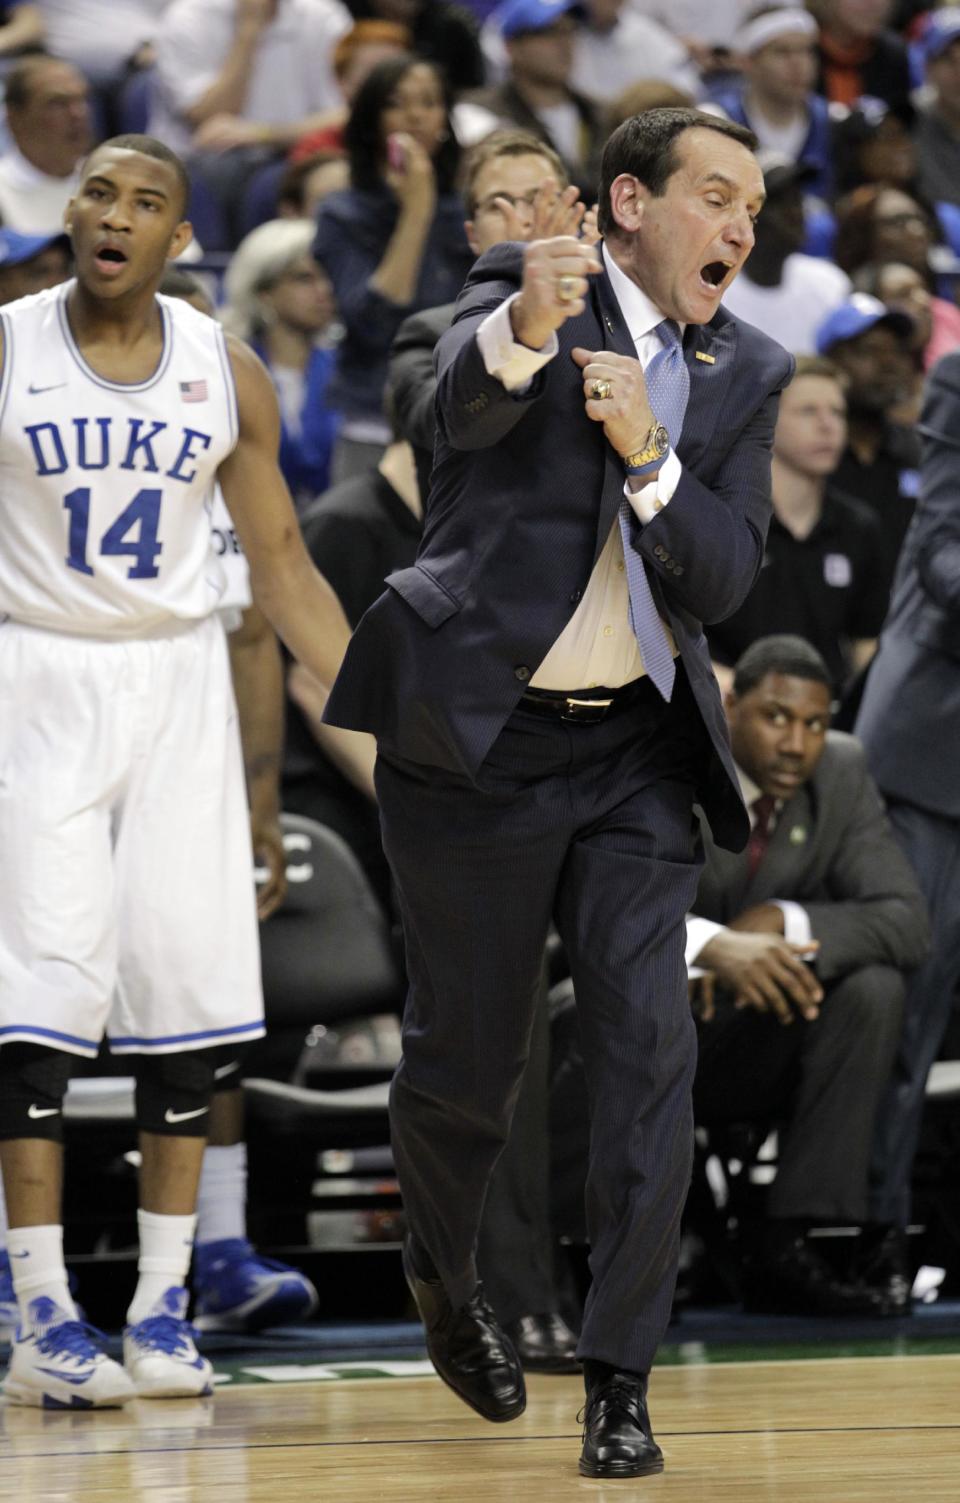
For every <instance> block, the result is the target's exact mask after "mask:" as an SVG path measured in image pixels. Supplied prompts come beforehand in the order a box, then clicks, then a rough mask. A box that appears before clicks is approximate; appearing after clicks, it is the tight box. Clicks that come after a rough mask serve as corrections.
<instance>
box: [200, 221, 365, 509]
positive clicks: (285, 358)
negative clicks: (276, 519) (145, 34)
mask: <svg viewBox="0 0 960 1503" xmlns="http://www.w3.org/2000/svg"><path fill="white" fill-rule="evenodd" d="M313 236H314V225H313V222H312V221H311V220H309V219H271V220H269V221H268V222H267V223H266V224H261V225H258V226H257V228H256V229H255V230H252V231H251V232H250V234H249V235H247V236H246V238H245V239H244V240H242V241H241V242H240V245H239V246H238V247H237V249H236V251H235V252H234V254H233V257H232V259H231V261H230V265H229V268H228V270H227V275H226V279H225V283H224V290H225V294H226V303H227V305H226V308H225V310H224V313H223V322H224V323H225V324H226V326H227V327H228V328H229V329H230V330H231V332H233V333H234V334H237V335H239V336H240V338H241V339H245V340H246V341H247V343H248V344H250V345H252V346H253V348H254V349H255V350H256V352H257V354H258V355H259V356H260V358H261V360H262V361H263V362H264V364H265V365H266V367H267V369H268V370H269V372H270V374H271V376H272V377H273V384H274V386H275V387H276V390H277V398H278V400H279V403H280V415H281V419H282V429H281V439H280V468H281V470H282V471H283V474H284V478H285V479H286V482H287V485H288V486H289V487H290V493H291V495H292V496H293V498H294V501H295V502H296V504H297V506H298V507H301V508H302V507H304V506H306V505H308V504H309V503H310V502H311V501H312V500H313V498H314V497H315V496H317V495H319V494H320V493H321V491H324V490H326V489H327V486H328V484H329V481H330V458H331V453H332V450H333V444H334V439H335V436H336V429H337V420H336V417H335V414H334V413H333V411H332V409H331V408H330V406H329V404H328V401H327V386H328V383H329V381H330V376H331V371H332V369H333V363H334V358H335V357H334V352H333V350H332V349H331V348H330V347H329V344H328V343H324V336H328V337H329V335H330V333H331V330H332V327H333V322H334V311H335V305H334V300H333V290H332V288H331V285H330V281H329V278H328V277H327V276H326V275H325V273H324V272H323V271H322V269H321V268H320V267H319V266H318V265H317V263H316V262H315V261H314V259H313V257H312V255H311V254H310V246H311V243H312V241H313Z"/></svg>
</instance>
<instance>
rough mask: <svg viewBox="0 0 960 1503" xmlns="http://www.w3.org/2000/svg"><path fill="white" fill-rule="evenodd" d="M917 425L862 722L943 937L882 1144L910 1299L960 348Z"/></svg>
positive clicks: (911, 1012)
mask: <svg viewBox="0 0 960 1503" xmlns="http://www.w3.org/2000/svg"><path fill="white" fill-rule="evenodd" d="M919 430H920V436H921V438H922V441H923V458H922V462H921V467H920V499H919V503H918V505H917V510H916V513H915V515H914V518H913V521H912V522H911V524H910V530H909V532H908V533H907V536H906V540H905V542H904V545H903V551H902V553H901V555H900V563H899V566H898V569H897V576H896V580H895V582H894V588H893V597H892V600H891V604H890V614H889V616H888V618H887V623H886V625H885V627H884V629H883V633H882V635H881V638H880V650H879V652H878V653H877V656H876V658H875V659H874V662H873V665H872V666H871V669H870V675H869V677H868V679H867V685H866V689H865V690H864V695H863V701H862V704H861V707H860V714H859V717H858V719H857V726H856V729H857V735H858V736H859V737H860V739H861V740H862V741H863V744H864V746H865V747H866V751H867V761H868V763H869V765H870V770H871V772H872V773H873V776H874V777H875V778H876V780H877V782H878V783H879V785H880V789H881V791H882V793H883V794H884V797H885V798H886V801H887V811H888V813H889V816H890V823H891V824H892V825H893V830H894V834H895V835H896V836H897V839H898V840H899V841H900V844H901V846H902V848H903V850H904V851H905V852H906V854H907V856H908V857H909V859H910V862H911V864H912V865H913V868H914V870H915V872H916V874H917V877H918V879H919V882H920V888H921V890H922V892H923V895H924V897H925V899H926V901H927V904H928V906H929V909H930V918H931V926H932V933H933V942H932V945H931V949H930V954H929V955H928V957H927V959H926V961H925V963H924V964H923V965H922V966H921V967H920V968H919V970H917V971H916V972H915V973H914V975H913V978H912V980H911V984H910V987H909V989H908V991H907V996H906V1002H905V1005H904V1016H903V1030H902V1033H901V1036H900V1042H899V1047H898V1052H897V1059H896V1063H895V1067H894V1077H893V1080H892V1081H891V1083H890V1086H889V1088H888V1091H887V1095H886V1098H885V1099H884V1101H883V1102H882V1103H881V1106H880V1111H879V1112H878V1115H877V1133H876V1141H875V1144H874V1157H873V1171H872V1179H873V1185H872V1203H871V1213H872V1220H873V1222H874V1225H875V1229H876V1246H875V1249H874V1259H873V1268H872V1272H873V1275H874V1277H875V1278H877V1279H878V1280H880V1281H882V1282H883V1283H885V1285H886V1287H887V1290H888V1294H889V1297H890V1298H892V1299H894V1300H896V1301H898V1302H899V1303H900V1305H901V1306H903V1307H904V1308H906V1307H907V1306H908V1304H909V1298H910V1278H909V1270H908V1268H907V1257H906V1228H907V1225H908V1223H909V1221H910V1210H911V1207H910V1179H911V1173H912V1170H913V1160H914V1156H915V1154H916V1151H917V1145H918V1142H919V1139H920V1127H921V1122H922V1118H923V1106H924V1099H925V1090H926V1083H927V1075H928V1073H929V1070H930V1066H931V1065H932V1064H933V1062H934V1060H935V1059H936V1058H937V1053H938V1051H939V1049H940V1045H941V1044H942V1042H943V1038H944V1034H945V1033H946V1030H947V1026H948V1024H949V1022H950V1014H951V1010H952V1009H953V1007H954V1005H955V998H956V993H957V986H958V984H960V354H958V353H953V354H950V355H945V356H944V358H943V359H942V360H941V361H940V362H939V363H938V364H937V366H936V367H935V368H934V370H933V372H932V374H931V376H930V380H929V382H928V385H927V389H926V392H925V395H924V402H923V411H922V412H921V414H920V424H919Z"/></svg>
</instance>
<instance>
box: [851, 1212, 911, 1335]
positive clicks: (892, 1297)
mask: <svg viewBox="0 0 960 1503" xmlns="http://www.w3.org/2000/svg"><path fill="white" fill-rule="evenodd" d="M862 1240H863V1248H862V1251H861V1252H860V1254H859V1256H858V1258H857V1261H856V1263H855V1265H854V1267H855V1272H856V1276H857V1278H858V1279H859V1280H860V1282H861V1283H863V1284H865V1285H866V1286H867V1288H868V1289H873V1290H875V1291H876V1292H877V1293H878V1294H879V1295H880V1297H881V1299H882V1300H883V1301H884V1304H885V1305H886V1307H887V1312H888V1314H890V1315H909V1314H910V1311H911V1309H912V1307H913V1301H912V1299H911V1292H912V1290H913V1279H912V1278H911V1275H910V1263H909V1259H908V1257H907V1235H906V1232H904V1231H902V1230H901V1228H900V1227H898V1226H883V1227H872V1228H870V1229H869V1230H865V1231H864V1233H863V1239H862Z"/></svg>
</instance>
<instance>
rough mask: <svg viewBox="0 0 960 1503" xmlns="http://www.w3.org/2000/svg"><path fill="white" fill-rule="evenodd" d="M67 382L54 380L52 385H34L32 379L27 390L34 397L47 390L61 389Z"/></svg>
mask: <svg viewBox="0 0 960 1503" xmlns="http://www.w3.org/2000/svg"><path fill="white" fill-rule="evenodd" d="M66 384H67V383H66V381H54V383H53V385H52V386H34V384H33V382H32V381H31V382H30V385H29V386H28V387H27V391H28V392H29V393H30V395H31V396H32V397H39V396H40V395H41V394H42V393H43V392H45V391H61V390H62V389H63V387H64V386H66Z"/></svg>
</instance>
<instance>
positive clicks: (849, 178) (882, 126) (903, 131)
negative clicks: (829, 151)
mask: <svg viewBox="0 0 960 1503" xmlns="http://www.w3.org/2000/svg"><path fill="white" fill-rule="evenodd" d="M912 119H913V111H912V110H911V111H910V112H909V114H907V115H906V116H903V115H898V114H897V113H896V111H895V110H892V109H890V107H889V105H886V104H884V102H883V100H882V99H861V100H860V102H859V104H858V105H857V106H856V108H855V109H852V110H845V111H844V112H843V113H842V115H841V116H840V118H838V119H836V118H835V120H834V124H833V142H832V145H833V168H834V178H835V183H836V191H837V193H838V194H844V193H849V192H850V190H851V189H853V188H859V187H860V186H861V184H863V183H878V184H882V185H884V186H885V187H888V188H903V189H904V190H905V191H906V192H908V193H910V192H912V191H913V189H914V188H915V186H916V178H917V151H916V147H915V146H914V142H913V137H912V135H911V134H910V129H909V126H910V122H911V121H912Z"/></svg>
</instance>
